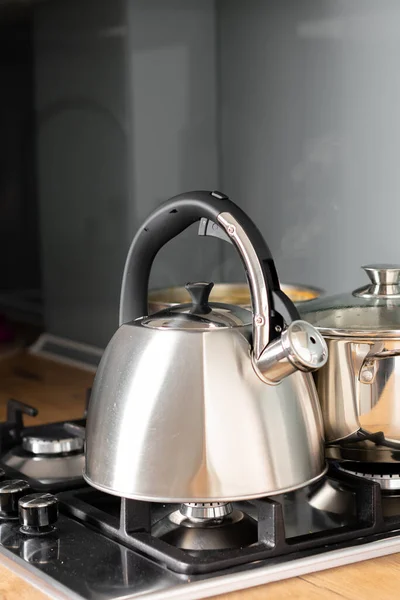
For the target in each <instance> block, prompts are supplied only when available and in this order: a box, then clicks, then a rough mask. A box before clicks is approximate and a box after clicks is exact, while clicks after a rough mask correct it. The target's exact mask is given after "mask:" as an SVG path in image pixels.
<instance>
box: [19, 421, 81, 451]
mask: <svg viewBox="0 0 400 600" xmlns="http://www.w3.org/2000/svg"><path fill="white" fill-rule="evenodd" d="M22 448H23V449H24V450H26V451H27V452H30V453H31V454H35V455H36V456H37V455H39V454H49V455H57V454H71V452H82V451H83V439H82V438H79V437H74V436H71V435H69V434H68V433H67V432H66V431H65V429H64V428H63V427H60V431H59V433H58V435H57V437H54V434H51V433H50V434H48V435H47V436H46V435H42V436H40V437H39V436H34V435H28V436H25V437H23V438H22Z"/></svg>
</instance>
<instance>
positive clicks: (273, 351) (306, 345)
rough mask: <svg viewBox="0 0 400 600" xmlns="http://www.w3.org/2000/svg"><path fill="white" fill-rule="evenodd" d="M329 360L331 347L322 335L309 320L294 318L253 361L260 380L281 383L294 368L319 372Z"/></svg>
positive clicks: (295, 369) (304, 371) (305, 371)
mask: <svg viewBox="0 0 400 600" xmlns="http://www.w3.org/2000/svg"><path fill="white" fill-rule="evenodd" d="M327 360H328V348H327V346H326V343H325V340H324V338H323V337H322V335H321V334H320V333H319V332H318V331H317V330H316V329H315V327H313V326H312V325H310V323H307V322H306V321H293V322H292V323H291V324H290V325H289V326H288V328H287V329H285V330H284V331H283V332H282V335H281V336H280V338H278V339H276V340H274V341H273V342H271V343H270V344H268V346H267V347H266V348H265V349H264V350H263V352H262V353H261V355H260V357H259V358H258V359H256V358H255V357H253V364H254V367H255V369H256V372H257V374H258V375H259V377H260V378H261V379H263V380H264V381H266V382H267V383H279V382H280V381H282V379H284V378H285V377H287V376H288V375H291V374H292V373H294V372H295V371H303V373H308V372H310V371H316V370H317V369H319V368H320V367H323V366H324V364H325V363H326V361H327Z"/></svg>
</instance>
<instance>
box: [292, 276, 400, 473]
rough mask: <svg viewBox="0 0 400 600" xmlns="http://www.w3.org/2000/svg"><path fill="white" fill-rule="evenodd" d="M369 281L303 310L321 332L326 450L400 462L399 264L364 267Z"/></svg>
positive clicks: (320, 380)
mask: <svg viewBox="0 0 400 600" xmlns="http://www.w3.org/2000/svg"><path fill="white" fill-rule="evenodd" d="M363 268H364V270H365V271H366V272H367V274H368V276H369V278H370V284H369V285H367V286H364V287H363V288H360V289H357V290H355V291H354V292H352V293H351V294H343V295H340V296H334V297H331V298H324V299H320V300H316V301H313V302H310V303H308V304H307V305H304V306H303V307H300V312H301V315H302V317H303V318H304V319H306V320H307V321H309V322H310V323H312V324H313V325H314V326H315V327H317V329H318V330H319V332H320V333H321V334H322V335H323V336H324V338H325V340H326V342H327V346H328V350H329V359H328V362H327V364H326V365H325V367H323V368H322V369H321V370H320V371H319V372H318V374H317V375H316V379H317V389H318V393H319V398H320V401H321V406H322V414H323V418H324V425H325V435H326V441H327V444H328V447H327V455H328V456H329V457H331V458H337V459H342V460H351V461H365V462H398V461H400V266H398V265H369V266H366V267H363Z"/></svg>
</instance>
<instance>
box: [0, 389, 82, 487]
mask: <svg viewBox="0 0 400 600" xmlns="http://www.w3.org/2000/svg"><path fill="white" fill-rule="evenodd" d="M88 401H89V393H88V394H87V397H86V404H87V403H88ZM24 414H28V415H30V416H36V415H37V410H36V409H35V408H33V407H32V406H28V405H26V404H23V403H21V402H18V401H17V400H13V399H12V400H9V401H8V404H7V420H6V421H5V422H3V423H0V456H1V459H0V478H1V472H2V470H3V471H5V475H6V476H7V478H9V479H10V478H11V479H22V478H24V479H28V480H29V484H30V485H31V487H37V488H38V489H41V490H44V489H49V488H51V489H52V490H53V491H54V490H55V491H58V490H61V489H65V488H66V487H68V488H71V487H72V488H73V487H76V486H77V485H82V484H83V478H82V471H83V468H84V461H85V456H84V432H85V425H86V421H85V418H83V419H78V420H76V421H72V422H60V423H48V424H44V425H34V426H32V427H25V425H24V422H23V415H24ZM85 414H86V411H85Z"/></svg>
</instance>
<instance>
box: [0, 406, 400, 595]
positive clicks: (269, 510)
mask: <svg viewBox="0 0 400 600" xmlns="http://www.w3.org/2000/svg"><path fill="white" fill-rule="evenodd" d="M11 409H12V410H11V411H9V413H11V416H12V417H13V425H12V427H10V422H9V423H8V425H7V424H4V423H3V424H0V447H1V443H3V447H2V451H3V452H4V450H8V451H9V450H10V448H12V447H15V446H16V445H18V444H20V442H21V439H22V436H23V435H26V434H27V432H28V433H29V434H31V435H39V434H40V433H41V432H43V431H44V429H43V428H44V427H46V426H38V427H36V428H35V427H30V428H24V427H23V423H22V418H20V416H18V414H17V417H15V410H16V409H17V413H18V410H20V411H21V410H22V411H23V412H26V409H24V407H23V408H22V409H21V405H20V404H18V403H17V404H16V403H15V401H13V403H12V404H11ZM15 423H16V425H15ZM76 423H77V424H78V425H80V426H84V424H85V419H84V418H83V419H81V420H79V421H77V422H76ZM2 434H3V440H1V435H2ZM0 467H2V468H3V469H4V470H5V472H6V477H7V478H10V479H15V478H19V479H21V478H24V479H26V478H25V477H22V476H21V474H20V473H18V472H16V471H14V470H12V469H10V468H9V467H7V465H4V464H2V463H1V458H0ZM28 483H29V484H30V486H31V488H32V490H36V491H49V492H52V493H54V494H56V495H57V497H58V500H59V507H60V518H59V520H58V523H57V525H56V527H55V528H54V530H52V531H51V532H50V533H49V534H48V535H43V536H37V537H35V536H29V537H27V536H25V535H24V534H23V533H21V531H20V529H19V523H18V522H16V521H12V522H11V521H10V522H8V521H7V520H4V519H3V520H1V521H0V550H2V551H3V552H6V553H9V554H10V555H13V556H14V557H18V560H19V561H20V562H21V561H22V563H26V565H29V568H30V569H31V568H32V566H34V568H35V569H37V570H39V571H40V573H41V574H42V575H43V576H45V577H47V576H49V577H50V578H51V580H53V581H54V582H56V584H57V585H59V584H61V585H62V586H67V587H68V589H70V590H71V591H74V592H75V593H77V594H79V595H80V597H83V598H94V597H96V598H97V597H104V598H110V599H111V598H120V597H122V596H124V595H125V596H127V595H128V594H131V597H134V596H136V595H140V594H143V593H145V592H146V593H148V592H150V591H153V590H156V589H157V590H163V589H165V590H167V589H169V588H171V586H176V585H181V584H183V583H188V582H196V581H202V580H205V579H208V580H209V579H210V578H213V577H216V576H221V575H227V574H231V573H240V572H245V571H248V570H252V569H257V568H260V567H263V566H267V565H277V564H279V563H284V562H287V561H293V560H296V559H298V558H301V557H307V556H313V555H320V554H321V553H325V552H329V551H331V550H335V549H343V548H348V547H351V546H357V545H360V544H366V543H369V542H372V541H375V540H379V539H383V538H389V537H392V536H398V535H400V493H396V492H391V493H386V492H385V493H383V492H382V491H381V488H380V486H379V484H377V483H375V482H373V481H370V480H368V479H363V478H360V477H358V476H354V475H351V474H349V473H345V472H343V471H341V470H340V469H338V466H337V464H335V463H331V464H330V467H329V471H328V474H327V475H326V476H325V477H323V478H322V479H321V480H320V481H318V482H316V483H314V484H313V485H311V486H308V487H305V488H302V489H301V490H297V491H295V492H291V493H287V494H284V495H281V496H274V497H270V498H263V499H258V500H249V501H246V502H235V503H233V507H234V509H235V510H236V511H241V512H242V513H244V514H245V515H246V517H247V518H248V519H249V523H250V522H251V523H252V527H254V539H252V540H251V543H250V545H246V546H244V547H239V548H238V547H236V548H225V549H218V550H200V551H193V550H185V549H183V548H179V547H176V546H175V545H174V544H173V543H170V542H169V541H168V537H165V536H164V537H162V536H157V535H155V534H154V532H155V531H156V530H157V529H160V527H159V524H160V523H163V522H164V521H165V519H166V518H167V516H168V515H169V514H170V513H172V512H174V511H176V510H178V509H179V506H178V505H171V504H155V503H146V502H139V501H135V500H127V499H120V498H118V497H114V496H110V495H108V494H105V493H103V492H100V491H97V490H95V489H94V488H91V487H89V486H87V485H86V484H85V483H84V481H83V479H82V480H80V481H78V482H76V481H75V482H74V484H73V485H72V486H71V482H65V483H64V484H58V485H57V486H54V485H44V484H39V483H38V482H35V481H32V480H30V481H29V482H28Z"/></svg>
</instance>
